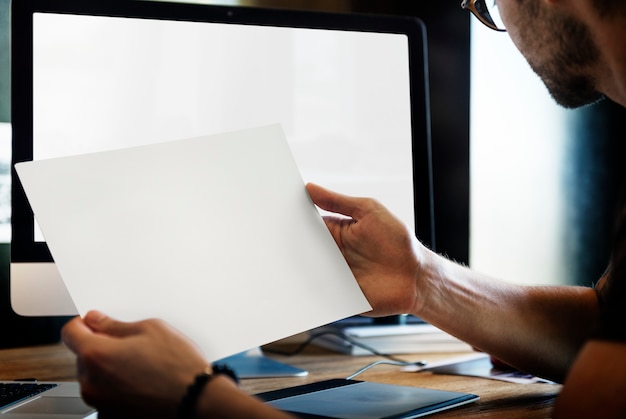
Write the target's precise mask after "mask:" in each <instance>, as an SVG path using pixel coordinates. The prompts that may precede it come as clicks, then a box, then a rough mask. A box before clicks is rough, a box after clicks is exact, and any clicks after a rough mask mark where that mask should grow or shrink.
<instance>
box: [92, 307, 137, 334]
mask: <svg viewBox="0 0 626 419" xmlns="http://www.w3.org/2000/svg"><path fill="white" fill-rule="evenodd" d="M83 321H84V322H85V324H86V325H87V326H89V328H91V329H92V330H93V331H94V332H96V333H103V334H107V335H110V336H114V337H125V336H130V335H134V334H137V333H138V328H137V323H127V322H122V321H119V320H115V319H113V318H112V317H109V316H107V315H106V314H104V313H102V312H100V311H95V310H94V311H90V312H88V313H87V314H86V315H85V317H84V319H83Z"/></svg>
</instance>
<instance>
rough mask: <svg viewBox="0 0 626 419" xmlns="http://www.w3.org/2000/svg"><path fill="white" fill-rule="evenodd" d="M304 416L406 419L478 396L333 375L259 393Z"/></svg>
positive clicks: (262, 397)
mask: <svg viewBox="0 0 626 419" xmlns="http://www.w3.org/2000/svg"><path fill="white" fill-rule="evenodd" d="M257 397H259V398H260V399H261V400H263V401H265V402H267V403H268V404H270V405H272V406H274V407H276V408H277V409H280V410H284V411H286V412H290V413H292V414H294V415H296V416H298V417H301V418H336V419H382V418H389V419H392V418H393V419H404V418H417V417H422V416H426V415H430V414H433V413H436V412H441V411H443V410H448V409H452V408H454V407H457V406H461V405H464V404H467V403H472V402H474V401H476V400H478V399H479V397H478V396H477V395H475V394H467V393H457V392H450V391H442V390H431V389H425V388H418V387H408V386H398V385H391V384H380V383H372V382H367V381H358V380H345V379H332V380H325V381H320V382H316V383H312V384H305V385H302V386H296V387H289V388H285V389H281V390H275V391H270V392H265V393H260V394H257Z"/></svg>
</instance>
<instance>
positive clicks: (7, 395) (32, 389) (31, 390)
mask: <svg viewBox="0 0 626 419" xmlns="http://www.w3.org/2000/svg"><path fill="white" fill-rule="evenodd" d="M53 387H56V384H40V383H36V382H14V383H13V382H11V383H7V382H2V383H0V409H3V408H5V407H7V406H9V405H12V404H14V403H17V402H19V401H21V400H25V399H27V398H29V397H32V396H34V395H36V394H39V393H42V392H44V391H46V390H49V389H51V388H53Z"/></svg>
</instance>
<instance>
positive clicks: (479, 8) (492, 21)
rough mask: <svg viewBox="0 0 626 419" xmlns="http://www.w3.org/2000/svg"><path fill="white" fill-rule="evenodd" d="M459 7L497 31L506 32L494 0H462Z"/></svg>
mask: <svg viewBox="0 0 626 419" xmlns="http://www.w3.org/2000/svg"><path fill="white" fill-rule="evenodd" d="M461 7H462V8H463V9H465V10H469V11H470V12H472V14H473V15H474V16H476V17H477V18H478V20H480V21H481V22H482V23H484V24H485V26H487V27H489V28H491V29H493V30H495V31H499V32H506V29H505V28H504V24H503V23H502V19H501V18H500V12H498V5H497V4H496V0H463V1H462V2H461Z"/></svg>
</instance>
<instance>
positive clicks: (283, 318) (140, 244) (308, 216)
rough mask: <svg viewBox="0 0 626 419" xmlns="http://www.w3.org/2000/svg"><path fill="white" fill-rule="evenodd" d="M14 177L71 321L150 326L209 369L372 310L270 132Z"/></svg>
mask: <svg viewBox="0 0 626 419" xmlns="http://www.w3.org/2000/svg"><path fill="white" fill-rule="evenodd" d="M16 170H17V172H18V175H19V178H20V180H21V182H22V184H23V186H24V189H25V191H26V194H27V196H28V199H29V201H30V203H31V206H32V207H33V211H34V213H35V216H36V218H37V220H38V222H39V224H40V226H41V229H42V231H43V234H44V236H45V238H46V241H47V244H48V247H49V248H50V251H51V253H52V256H53V258H54V260H55V262H56V264H57V267H58V269H59V272H60V273H61V276H62V277H63V280H64V281H65V284H66V286H67V288H68V291H69V293H70V295H71V296H72V299H73V300H74V303H75V304H76V307H77V309H78V311H79V313H80V314H81V315H84V314H85V313H86V312H87V311H89V310H91V309H98V310H102V311H104V312H105V313H107V314H108V315H111V316H113V317H116V318H118V319H121V320H125V321H134V320H139V319H144V318H150V317H158V318H163V319H165V320H167V321H168V322H169V323H171V324H172V325H174V326H175V327H176V328H178V329H179V330H181V331H182V332H183V333H185V334H187V335H188V336H190V337H191V338H192V339H193V340H195V341H196V342H197V343H198V344H199V345H200V347H201V348H202V349H203V350H204V352H205V354H206V356H207V357H208V359H209V360H210V361H213V360H217V359H220V358H223V357H225V356H228V355H231V354H234V353H237V352H241V351H244V350H247V349H249V348H252V347H255V346H258V345H262V344H265V343H269V342H272V341H274V340H277V339H281V338H284V337H287V336H291V335H293V334H296V333H299V332H302V331H305V330H309V329H311V328H314V327H317V326H320V325H323V324H326V323H329V322H332V321H335V320H339V319H341V318H345V317H347V316H351V315H355V314H359V313H362V312H366V311H368V310H370V309H371V307H370V305H369V304H368V302H367V300H366V299H365V297H364V295H363V294H362V292H361V290H360V288H359V286H358V284H357V282H356V280H355V279H354V276H353V275H352V273H351V271H350V269H349V267H348V266H347V263H346V261H345V260H344V258H343V256H342V254H341V252H340V251H339V249H338V247H337V245H336V244H335V242H334V240H333V238H332V236H331V235H330V233H329V232H328V230H327V228H326V226H325V224H324V222H323V220H322V219H321V217H320V215H319V213H318V212H317V210H316V209H315V206H314V205H313V203H312V202H311V200H310V198H309V196H308V194H307V192H306V189H305V188H304V182H303V180H302V178H301V176H300V174H299V172H298V168H297V167H296V164H295V162H294V160H293V157H292V155H291V152H290V150H289V147H288V145H287V142H286V139H285V136H284V133H283V132H282V129H281V127H280V126H279V125H272V126H267V127H261V128H255V129H249V130H242V131H236V132H230V133H225V134H220V135H211V136H206V137H200V138H193V139H188V140H179V141H173V142H167V143H160V144H154V145H147V146H140V147H134V148H128V149H121V150H114V151H105V152H100V153H92V154H85V155H80V156H71V157H62V158H55V159H48V160H39V161H32V162H25V163H19V164H17V165H16Z"/></svg>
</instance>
